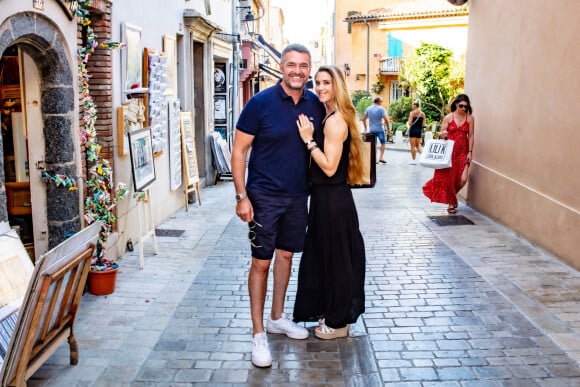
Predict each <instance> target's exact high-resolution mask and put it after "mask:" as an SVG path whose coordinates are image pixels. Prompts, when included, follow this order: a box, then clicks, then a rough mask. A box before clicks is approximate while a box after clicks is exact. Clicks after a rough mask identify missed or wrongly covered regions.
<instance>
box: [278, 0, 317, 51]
mask: <svg viewBox="0 0 580 387" xmlns="http://www.w3.org/2000/svg"><path fill="white" fill-rule="evenodd" d="M320 3H324V2H323V1H318V0H291V1H289V0H274V1H272V5H274V6H277V7H280V8H282V10H283V11H284V18H285V25H284V37H285V38H286V39H288V41H289V42H290V43H294V42H296V43H304V42H307V41H308V40H310V39H312V37H313V36H318V34H319V32H320V29H321V28H322V26H323V25H324V20H325V19H326V18H327V17H328V15H326V14H324V13H323V12H324V11H323V10H322V7H321V6H320Z"/></svg>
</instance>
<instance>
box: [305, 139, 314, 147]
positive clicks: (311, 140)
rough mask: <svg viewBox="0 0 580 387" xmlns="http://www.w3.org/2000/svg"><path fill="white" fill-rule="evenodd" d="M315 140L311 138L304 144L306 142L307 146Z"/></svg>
mask: <svg viewBox="0 0 580 387" xmlns="http://www.w3.org/2000/svg"><path fill="white" fill-rule="evenodd" d="M313 142H314V139H313V138H311V139H310V140H308V141H306V142H305V143H304V144H306V146H307V147H308V145H310V144H312V143H313Z"/></svg>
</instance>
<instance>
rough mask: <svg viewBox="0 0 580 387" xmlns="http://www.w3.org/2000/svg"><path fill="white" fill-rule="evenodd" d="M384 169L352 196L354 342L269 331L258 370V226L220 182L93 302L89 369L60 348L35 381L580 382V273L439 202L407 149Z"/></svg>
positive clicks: (87, 327) (83, 324)
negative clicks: (355, 215)
mask: <svg viewBox="0 0 580 387" xmlns="http://www.w3.org/2000/svg"><path fill="white" fill-rule="evenodd" d="M389 147H391V145H390V144H389V145H388V146H387V148H389ZM386 159H387V164H386V165H377V185H376V187H375V188H373V189H357V190H354V193H355V200H356V203H357V207H358V211H359V218H360V221H361V229H362V232H363V236H364V238H365V243H366V249H367V273H366V274H367V276H366V295H367V299H366V312H365V313H364V314H363V316H362V318H361V319H359V321H358V322H357V324H356V325H355V326H354V327H352V329H351V336H350V337H349V338H345V339H339V340H329V341H323V340H318V339H316V338H315V337H314V336H313V335H311V336H310V338H309V339H307V340H292V339H288V338H286V337H285V336H280V335H273V334H270V335H269V337H268V339H269V341H270V348H271V349H272V355H273V359H274V363H273V365H272V368H268V369H258V368H255V367H253V366H252V364H251V362H250V355H251V353H250V351H251V335H250V332H251V330H250V326H251V324H250V323H251V322H250V313H249V301H248V291H247V285H246V281H247V271H248V268H249V262H250V258H249V254H250V253H249V245H248V242H247V239H246V237H247V226H246V225H245V224H244V223H242V222H241V221H240V220H239V219H238V218H237V217H236V216H235V209H234V206H235V202H234V200H233V196H234V188H233V184H232V183H231V182H220V183H219V184H218V185H217V186H212V187H207V188H204V189H202V191H201V195H202V203H203V204H202V205H201V206H199V205H198V204H193V205H191V206H190V208H189V211H187V212H186V211H185V210H181V211H179V212H178V213H177V214H175V216H173V217H172V218H171V219H168V220H167V221H166V222H163V223H162V224H159V225H158V226H157V228H158V229H166V230H184V232H183V233H182V234H181V235H180V236H164V237H157V242H158V244H159V254H157V255H153V254H152V246H151V242H147V243H146V245H145V267H144V269H143V270H139V262H138V261H139V259H138V248H137V246H136V248H135V251H134V252H131V253H126V254H125V255H124V257H123V258H122V260H121V261H120V263H121V273H120V274H119V275H118V277H117V289H116V291H115V293H113V294H112V295H110V296H102V297H96V296H92V295H89V294H85V295H84V296H83V299H82V301H81V308H80V311H79V315H78V318H77V323H76V325H75V332H76V336H77V340H78V342H79V349H80V359H79V364H78V365H77V366H70V365H69V364H68V347H67V346H66V345H64V346H63V347H62V348H60V349H59V350H58V351H57V353H56V354H55V355H53V356H52V357H51V358H50V359H49V360H48V361H47V363H46V364H45V365H44V366H42V367H41V368H40V369H39V370H38V371H37V372H36V373H35V374H34V376H33V377H32V379H31V380H30V381H29V385H30V386H188V385H193V384H201V385H220V386H226V385H252V386H267V385H292V386H294V385H303V386H306V385H309V386H365V387H366V386H382V385H393V386H478V387H479V386H482V387H483V386H525V387H529V386H558V387H561V386H580V367H579V362H578V361H579V360H580V335H579V331H580V303H579V302H578V301H579V296H578V294H580V278H579V275H578V272H576V271H574V270H573V269H571V268H569V267H567V266H565V265H563V264H561V263H560V262H558V261H557V260H556V259H555V258H553V257H551V256H550V255H548V254H546V253H545V252H543V251H542V250H540V249H538V248H536V247H534V246H533V245H531V244H530V243H529V242H527V241H526V240H524V239H522V238H520V237H518V236H517V235H515V234H514V233H513V232H511V231H509V230H507V229H505V228H503V227H502V226H500V225H498V224H496V223H494V222H493V221H492V220H490V219H489V218H486V217H485V216H483V215H481V214H479V213H477V212H475V211H473V210H472V209H471V208H469V207H468V206H466V205H465V204H460V206H459V208H458V212H457V214H456V215H448V214H447V212H446V211H445V209H446V206H445V205H438V204H432V203H429V202H428V200H427V199H426V198H425V197H424V196H423V194H422V191H421V186H422V184H423V183H424V182H425V181H426V180H428V179H429V178H430V177H431V174H432V170H429V169H427V168H423V167H421V166H419V165H415V166H413V165H408V161H409V160H410V155H409V153H408V152H402V151H396V150H392V149H390V150H388V151H387V153H386ZM152 195H154V192H152ZM299 257H300V256H299V255H297V256H296V259H295V261H294V271H293V274H292V278H291V282H290V286H289V289H288V298H287V304H286V311H287V312H288V313H291V311H292V306H293V302H294V293H295V289H296V278H297V276H296V273H297V268H298V261H299ZM270 277H271V276H270ZM270 280H271V278H270ZM271 287H272V286H271V283H270V286H269V291H271ZM270 296H271V293H269V294H268V298H270ZM269 305H270V300H269V299H268V301H267V303H266V312H267V313H269ZM307 326H308V327H309V328H310V329H312V326H309V325H307Z"/></svg>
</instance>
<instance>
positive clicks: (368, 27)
mask: <svg viewBox="0 0 580 387" xmlns="http://www.w3.org/2000/svg"><path fill="white" fill-rule="evenodd" d="M365 24H366V25H367V55H366V58H367V93H368V92H369V90H370V89H369V78H370V75H371V74H370V69H369V66H370V59H369V55H370V52H371V26H370V24H369V22H368V21H365Z"/></svg>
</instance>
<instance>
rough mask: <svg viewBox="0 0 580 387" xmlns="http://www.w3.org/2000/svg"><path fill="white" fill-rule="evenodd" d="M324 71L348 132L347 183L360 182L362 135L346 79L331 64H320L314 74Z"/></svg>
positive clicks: (361, 172) (362, 172) (361, 178)
mask: <svg viewBox="0 0 580 387" xmlns="http://www.w3.org/2000/svg"><path fill="white" fill-rule="evenodd" d="M320 72H326V73H328V74H329V75H330V78H331V79H332V89H333V90H334V100H335V101H334V102H335V104H336V110H337V111H339V112H340V114H341V115H342V117H343V118H344V120H345V121H346V125H347V126H348V131H349V133H350V149H349V154H348V183H349V184H362V183H363V175H364V167H363V159H362V154H363V147H364V143H363V141H362V135H361V133H360V131H359V128H358V120H357V116H356V109H355V107H354V105H353V104H352V100H351V99H350V95H349V94H348V88H347V87H346V80H345V79H344V74H343V73H342V71H341V70H340V69H339V68H338V67H336V66H333V65H323V66H320V68H319V69H318V71H316V74H318V73H320Z"/></svg>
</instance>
